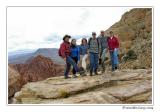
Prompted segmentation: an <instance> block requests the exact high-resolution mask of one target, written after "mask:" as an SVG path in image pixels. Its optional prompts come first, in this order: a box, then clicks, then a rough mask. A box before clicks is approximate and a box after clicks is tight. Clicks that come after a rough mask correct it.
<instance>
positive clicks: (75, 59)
mask: <svg viewBox="0 0 160 112" xmlns="http://www.w3.org/2000/svg"><path fill="white" fill-rule="evenodd" d="M72 59H73V60H74V62H75V63H76V65H77V63H78V57H72ZM72 73H73V74H76V70H75V69H74V68H73V69H72Z"/></svg>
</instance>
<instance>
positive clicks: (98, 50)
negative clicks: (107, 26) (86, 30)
mask: <svg viewBox="0 0 160 112" xmlns="http://www.w3.org/2000/svg"><path fill="white" fill-rule="evenodd" d="M109 34H110V35H109V36H105V33H104V31H101V32H100V35H99V36H98V37H97V36H96V32H92V37H91V38H89V39H88V40H87V39H86V38H82V41H81V44H80V45H77V44H76V39H72V40H71V42H69V39H70V38H71V36H70V35H65V36H64V37H63V43H62V44H61V45H60V48H59V51H58V53H59V56H61V57H62V58H63V60H64V61H65V63H66V68H65V72H64V76H65V78H66V79H67V78H70V77H69V75H68V74H69V71H70V68H71V66H73V70H72V73H73V76H74V77H75V78H76V77H77V75H76V74H80V75H85V72H86V68H87V64H86V60H87V58H88V57H89V59H90V64H89V73H90V76H92V75H93V73H94V74H95V75H98V72H97V71H98V66H100V65H101V68H102V73H104V72H105V63H104V62H105V57H106V55H107V53H108V52H109V53H110V59H111V65H112V71H115V70H116V69H118V63H119V62H118V48H119V41H118V38H117V37H116V36H115V35H114V33H113V32H112V31H110V32H109ZM80 62H81V66H78V64H79V63H80Z"/></svg>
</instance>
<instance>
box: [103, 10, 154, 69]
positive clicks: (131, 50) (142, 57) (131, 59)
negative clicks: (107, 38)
mask: <svg viewBox="0 0 160 112" xmlns="http://www.w3.org/2000/svg"><path fill="white" fill-rule="evenodd" d="M109 31H113V32H114V33H115V35H116V36H117V37H119V40H120V51H119V53H120V60H121V58H122V57H123V56H125V55H126V58H127V61H126V63H122V64H120V65H121V66H120V67H121V68H122V69H126V68H131V69H137V68H140V69H141V68H151V67H152V9H151V8H135V9H132V10H131V11H129V12H126V13H125V14H124V15H123V16H122V18H121V20H120V21H119V22H117V23H115V24H114V25H112V26H111V27H110V28H109V29H107V30H106V31H105V33H106V35H108V34H109ZM121 61H122V60H121Z"/></svg>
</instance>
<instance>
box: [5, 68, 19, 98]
mask: <svg viewBox="0 0 160 112" xmlns="http://www.w3.org/2000/svg"><path fill="white" fill-rule="evenodd" d="M21 87H22V84H21V76H20V74H19V73H18V72H17V71H15V70H14V69H13V68H12V67H10V66H9V67H8V98H10V97H13V96H14V93H15V92H17V91H19V90H20V89H21Z"/></svg>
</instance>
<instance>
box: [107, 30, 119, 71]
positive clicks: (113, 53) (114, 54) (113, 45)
mask: <svg viewBox="0 0 160 112" xmlns="http://www.w3.org/2000/svg"><path fill="white" fill-rule="evenodd" d="M109 33H110V37H109V38H108V47H109V52H110V57H111V64H112V71H115V70H116V69H117V68H118V64H119V62H118V48H119V41H118V38H117V37H115V36H114V33H113V32H112V31H110V32H109Z"/></svg>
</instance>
